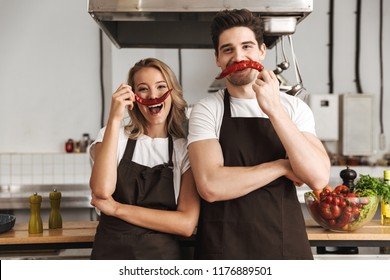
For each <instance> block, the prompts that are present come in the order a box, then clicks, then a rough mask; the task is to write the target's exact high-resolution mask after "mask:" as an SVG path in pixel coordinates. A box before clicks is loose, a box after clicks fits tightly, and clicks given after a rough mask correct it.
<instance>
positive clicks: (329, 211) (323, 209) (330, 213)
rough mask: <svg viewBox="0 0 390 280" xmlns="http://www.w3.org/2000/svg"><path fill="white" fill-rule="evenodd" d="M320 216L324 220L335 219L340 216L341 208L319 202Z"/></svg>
mask: <svg viewBox="0 0 390 280" xmlns="http://www.w3.org/2000/svg"><path fill="white" fill-rule="evenodd" d="M320 215H321V216H322V217H323V218H324V219H326V220H331V219H337V218H338V217H340V215H341V208H340V206H338V205H333V204H330V203H327V202H321V203H320Z"/></svg>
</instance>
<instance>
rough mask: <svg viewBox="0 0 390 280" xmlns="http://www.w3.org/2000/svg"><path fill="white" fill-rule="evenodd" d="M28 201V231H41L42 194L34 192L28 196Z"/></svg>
mask: <svg viewBox="0 0 390 280" xmlns="http://www.w3.org/2000/svg"><path fill="white" fill-rule="evenodd" d="M29 201H30V221H29V223H28V233H42V232H43V225H42V218H41V203H42V196H40V195H38V194H37V193H34V194H33V195H31V196H30V198H29Z"/></svg>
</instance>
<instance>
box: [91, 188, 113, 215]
mask: <svg viewBox="0 0 390 280" xmlns="http://www.w3.org/2000/svg"><path fill="white" fill-rule="evenodd" d="M91 205H93V206H95V207H96V208H98V209H99V210H100V211H102V212H103V213H104V214H106V215H107V216H115V212H116V209H117V208H118V202H116V201H115V200H114V199H113V198H112V196H110V197H109V198H107V199H100V198H98V197H97V196H96V195H94V194H93V193H92V199H91Z"/></svg>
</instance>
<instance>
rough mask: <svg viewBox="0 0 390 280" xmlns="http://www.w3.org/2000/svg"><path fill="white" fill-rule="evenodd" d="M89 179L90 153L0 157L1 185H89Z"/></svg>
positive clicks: (5, 155) (7, 155)
mask: <svg viewBox="0 0 390 280" xmlns="http://www.w3.org/2000/svg"><path fill="white" fill-rule="evenodd" d="M90 175H91V163H90V160H89V156H88V154H87V153H71V154H65V153H63V154H62V153H60V154H47V153H46V154H45V153H43V154H40V153H32V154H25V153H23V154H18V153H8V154H7V153H3V154H0V185H19V184H88V183H89V177H90Z"/></svg>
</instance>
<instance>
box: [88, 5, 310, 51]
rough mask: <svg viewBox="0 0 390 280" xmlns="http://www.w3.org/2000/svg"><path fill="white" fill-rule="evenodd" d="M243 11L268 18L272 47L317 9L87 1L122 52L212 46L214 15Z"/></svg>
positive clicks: (268, 31)
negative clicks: (130, 49) (150, 48)
mask: <svg viewBox="0 0 390 280" xmlns="http://www.w3.org/2000/svg"><path fill="white" fill-rule="evenodd" d="M243 7H245V8H247V9H249V10H251V11H252V12H254V13H255V14H258V15H260V16H262V17H264V18H266V20H265V21H264V24H265V26H264V28H265V31H266V34H265V38H264V39H265V43H266V45H267V46H268V47H269V48H271V47H273V46H274V44H275V43H276V42H277V40H278V38H279V36H280V35H282V34H284V35H286V34H292V33H294V32H295V28H296V25H297V24H298V23H299V22H301V21H302V20H303V19H304V18H306V17H307V16H308V15H309V14H310V13H311V12H312V11H313V0H213V1H210V0H187V1H183V0H166V1H161V0H143V1H139V0H117V1H106V0H89V1H88V12H89V13H90V15H91V16H92V17H93V19H94V20H95V21H96V22H97V23H98V24H99V26H100V27H101V29H102V30H103V31H104V32H105V33H106V35H107V36H108V37H109V38H110V39H111V41H112V42H113V43H114V44H115V45H116V46H117V47H118V48H129V47H156V48H212V43H211V39H210V34H209V33H210V31H209V29H210V22H211V20H212V18H213V17H214V15H215V14H216V13H217V12H218V11H220V10H224V9H241V8H243ZM140 31H142V32H140Z"/></svg>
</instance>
